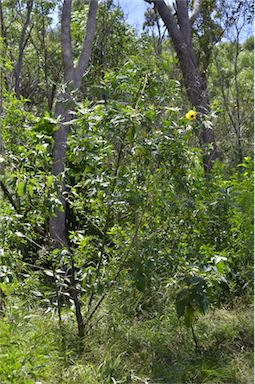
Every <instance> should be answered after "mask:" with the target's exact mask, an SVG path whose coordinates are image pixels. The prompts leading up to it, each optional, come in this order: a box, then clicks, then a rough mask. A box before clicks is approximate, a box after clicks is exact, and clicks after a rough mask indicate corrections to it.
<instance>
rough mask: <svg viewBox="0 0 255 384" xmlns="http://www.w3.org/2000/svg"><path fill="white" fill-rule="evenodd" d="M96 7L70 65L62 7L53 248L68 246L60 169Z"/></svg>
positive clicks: (68, 2) (67, 11) (66, 14)
mask: <svg viewBox="0 0 255 384" xmlns="http://www.w3.org/2000/svg"><path fill="white" fill-rule="evenodd" d="M97 6H98V2H97V0H90V3H89V12H88V17H87V26H86V32H85V34H84V39H83V44H82V48H81V53H80V57H79V59H78V63H77V65H76V66H74V64H73V58H72V44H71V31H70V22H71V7H72V0H64V4H63V9H62V16H61V48H62V62H63V67H64V82H65V88H66V90H65V92H62V93H61V94H60V95H59V96H58V100H57V104H56V110H55V116H56V118H58V119H59V128H58V130H57V131H56V132H55V135H54V148H53V166H52V173H53V175H55V176H59V177H61V175H62V180H61V181H60V184H59V189H60V190H59V191H58V196H59V200H60V202H61V209H57V210H56V212H55V215H53V216H52V217H51V218H50V235H51V239H52V247H53V248H62V247H66V248H67V249H69V244H68V234H67V233H66V201H65V198H64V192H65V181H64V170H65V165H66V147H67V138H68V133H69V124H68V123H70V121H71V119H72V112H73V111H74V107H75V100H74V97H75V94H77V92H78V91H79V89H80V87H81V83H82V78H83V76H84V73H85V70H86V69H87V67H88V65H89V60H90V56H91V52H92V44H93V40H94V36H95V31H96V14H97ZM70 256H71V268H70V294H71V297H72V299H73V301H74V305H75V313H76V320H77V325H78V333H79V336H80V337H82V336H83V335H84V321H83V316H82V311H81V304H80V300H79V297H78V291H77V287H76V279H75V266H74V261H73V258H72V252H71V250H70Z"/></svg>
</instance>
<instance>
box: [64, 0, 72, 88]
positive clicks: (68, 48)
mask: <svg viewBox="0 0 255 384" xmlns="http://www.w3.org/2000/svg"><path fill="white" fill-rule="evenodd" d="M71 9H72V0H64V4H63V9H62V16H61V49H62V61H63V65H64V73H65V81H71V80H72V78H73V70H74V65H73V58H72V43H71V27H70V23H71Z"/></svg>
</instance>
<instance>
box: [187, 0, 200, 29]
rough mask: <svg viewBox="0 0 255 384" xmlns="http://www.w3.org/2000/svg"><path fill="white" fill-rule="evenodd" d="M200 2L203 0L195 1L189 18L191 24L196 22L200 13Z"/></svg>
mask: <svg viewBox="0 0 255 384" xmlns="http://www.w3.org/2000/svg"><path fill="white" fill-rule="evenodd" d="M200 4H201V0H194V2H193V8H192V12H191V15H190V18H189V20H190V24H191V25H192V24H194V22H195V21H196V19H197V18H198V15H199V12H200Z"/></svg>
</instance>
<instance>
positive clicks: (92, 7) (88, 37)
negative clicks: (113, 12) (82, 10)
mask: <svg viewBox="0 0 255 384" xmlns="http://www.w3.org/2000/svg"><path fill="white" fill-rule="evenodd" d="M97 7H98V0H90V3H89V12H88V18H87V25H86V33H85V36H84V40H83V43H82V48H81V53H80V57H79V60H78V64H77V67H76V68H75V73H74V77H75V79H74V81H75V83H77V84H75V85H76V86H77V87H78V88H79V86H80V83H81V80H82V77H83V74H84V72H85V71H86V69H87V68H88V65H89V59H90V56H91V51H92V45H93V40H94V36H95V32H96V14H97Z"/></svg>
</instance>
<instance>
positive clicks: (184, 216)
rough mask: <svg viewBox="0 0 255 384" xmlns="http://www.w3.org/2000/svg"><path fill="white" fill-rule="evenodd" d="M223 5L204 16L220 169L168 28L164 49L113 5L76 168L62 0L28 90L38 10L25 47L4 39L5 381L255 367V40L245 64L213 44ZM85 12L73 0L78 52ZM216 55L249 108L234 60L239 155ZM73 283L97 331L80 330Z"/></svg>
mask: <svg viewBox="0 0 255 384" xmlns="http://www.w3.org/2000/svg"><path fill="white" fill-rule="evenodd" d="M3 3H4V5H6V4H7V3H8V4H9V5H11V8H10V10H9V9H8V10H7V11H6V13H5V17H6V20H7V21H12V20H13V15H15V14H16V12H17V4H16V3H15V4H14V2H6V1H4V2H3ZM24 4H25V2H21V5H22V7H23V6H24ZM206 5H208V6H209V8H210V9H209V11H210V14H208V13H207V8H206ZM214 5H215V2H214V1H211V0H210V1H209V0H208V1H207V2H205V3H204V5H203V9H202V19H201V20H203V23H202V24H200V21H201V20H198V22H197V24H196V26H195V27H196V28H195V29H196V31H197V32H198V35H199V36H197V38H196V39H195V40H196V46H197V48H199V47H200V49H201V48H203V49H204V51H203V52H202V51H201V52H202V55H201V57H200V59H201V65H202V66H204V67H206V68H207V67H208V65H209V63H211V64H210V67H209V68H210V71H209V73H208V76H209V77H208V79H209V90H210V94H211V96H212V113H211V115H210V116H208V117H207V119H206V122H205V123H206V124H207V126H208V128H209V129H214V130H216V132H217V135H218V136H217V137H218V143H217V144H218V147H219V153H220V154H221V153H224V156H222V158H221V159H220V160H218V161H216V162H215V163H214V167H213V169H212V170H211V173H210V176H209V177H208V178H205V175H204V169H203V162H202V152H201V150H200V149H199V148H198V147H199V143H198V140H197V132H198V131H199V129H200V127H199V124H198V123H197V122H196V120H194V121H192V122H189V121H188V120H187V119H186V118H185V114H186V112H187V111H188V110H189V109H190V108H191V107H192V106H189V105H188V104H187V101H186V98H185V95H184V93H183V89H182V82H181V81H179V80H181V79H180V76H179V72H178V70H177V64H178V63H177V60H176V57H175V56H174V55H173V54H172V48H171V45H170V43H167V42H166V41H163V42H162V52H161V55H160V57H159V55H158V56H156V55H155V54H154V50H153V46H152V43H151V39H150V38H149V37H148V36H146V35H141V36H139V37H138V36H136V34H135V33H134V31H133V30H132V29H131V28H130V26H128V25H127V23H126V22H125V20H124V15H123V13H122V11H121V10H120V8H119V7H116V6H114V4H113V2H112V1H106V2H104V3H100V5H99V13H98V22H97V35H96V39H95V44H94V47H93V54H92V58H91V66H90V68H89V72H88V73H87V74H86V77H85V78H84V81H83V85H82V88H81V91H80V93H79V94H78V95H77V98H76V100H75V103H74V104H75V111H71V112H72V121H71V122H70V134H69V137H68V146H67V151H66V158H67V161H66V167H65V170H64V172H63V173H62V174H60V175H59V176H58V177H56V176H54V175H53V174H52V150H53V146H54V134H55V131H56V130H57V129H58V124H59V121H58V120H56V119H55V118H54V113H53V112H52V107H53V100H54V95H55V92H56V87H57V85H58V83H59V82H60V81H61V79H62V76H63V74H62V68H61V66H60V62H61V59H60V44H59V43H60V41H59V33H60V31H59V29H58V26H56V28H55V29H52V25H51V15H52V13H51V12H52V11H53V10H54V6H55V2H44V1H43V2H41V1H40V2H37V1H36V2H35V8H34V12H33V15H32V21H33V25H34V27H33V29H32V30H31V31H30V33H31V35H30V36H29V38H28V41H27V46H26V55H25V57H24V68H23V76H22V82H21V88H22V95H23V97H21V98H20V99H17V98H16V96H15V95H14V94H13V92H12V83H11V81H12V80H11V76H12V70H13V64H14V63H15V60H16V59H17V43H18V37H19V33H20V30H21V22H22V21H24V20H23V19H24V14H22V20H18V19H15V20H14V21H13V23H10V27H9V36H10V38H11V39H12V40H11V41H13V42H15V43H14V47H13V51H12V52H11V51H10V47H9V46H4V45H3V43H4V41H3V40H1V52H3V51H4V52H5V57H4V59H3V57H1V59H0V65H1V70H2V72H1V73H2V75H3V76H2V79H1V82H2V84H1V85H2V88H1V90H2V93H1V111H0V112H1V136H2V139H3V147H4V148H3V150H2V149H1V153H0V167H1V169H0V170H1V180H0V181H1V183H2V184H1V192H0V193H1V196H0V197H1V205H0V314H3V315H5V317H4V318H3V320H2V322H1V325H0V335H1V336H0V338H1V339H0V349H1V351H0V358H1V364H0V377H1V380H3V381H4V382H6V383H9V382H10V383H11V382H17V383H30V382H31V383H32V382H42V383H56V382H61V383H72V382H73V383H74V382H75V383H84V382H88V383H92V384H93V383H94V384H96V383H98V384H99V383H105V384H108V383H109V384H110V383H121V382H123V383H124V382H126V383H129V382H130V383H131V382H132V383H136V382H137V383H139V382H147V381H148V380H149V379H150V381H151V382H163V383H164V382H165V383H169V382H176V383H182V382H187V383H188V382H189V383H196V384H199V383H208V384H209V383H212V382H214V383H216V382H217V383H222V384H223V383H230V382H231V383H238V384H239V383H248V382H250V381H251V373H250V372H251V363H250V360H251V354H252V351H251V334H252V332H251V331H252V325H251V322H250V314H249V313H248V310H247V309H243V307H242V306H241V304H239V301H237V297H238V298H239V297H240V298H241V299H240V302H242V301H245V303H246V304H247V305H248V303H249V302H250V299H251V297H252V293H253V292H252V290H253V284H252V277H253V252H252V250H253V236H252V234H253V161H252V158H251V156H250V145H249V139H250V137H251V126H252V124H251V123H252V121H251V118H250V107H251V104H252V96H251V92H250V88H251V87H252V76H251V67H252V47H251V42H250V41H246V42H245V43H244V44H243V45H242V46H240V47H239V48H240V52H239V54H238V60H237V69H238V71H237V73H236V72H235V68H234V67H233V65H232V57H233V56H232V55H233V47H234V46H233V44H231V43H229V42H225V43H221V44H218V45H217V46H216V47H214V46H213V44H211V43H215V42H216V41H218V39H219V36H220V32H221V30H220V26H219V25H218V24H216V21H212V20H211V14H213V12H214ZM22 9H23V8H22ZM11 10H12V11H13V15H12V12H11ZM87 10H88V7H87V5H86V6H84V4H82V2H79V1H77V2H74V9H73V13H72V20H71V34H72V38H73V40H75V44H74V46H73V53H74V58H75V59H77V57H78V55H79V52H80V46H81V43H82V40H83V33H84V28H85V24H86V15H87ZM218 16H219V15H218ZM205 21H206V22H207V24H206V23H205ZM206 25H207V26H209V27H210V31H211V32H212V33H211V32H210V36H209V35H208V30H209V29H208V28H207V27H206ZM211 35H212V36H211ZM210 37H212V39H213V41H210V44H209V43H208V42H209V40H210ZM208 44H209V45H208ZM35 47H36V50H35ZM235 47H236V46H235ZM213 53H217V55H218V58H219V60H220V65H221V71H222V73H221V75H222V76H223V80H224V90H225V92H226V94H227V96H228V104H227V105H228V107H229V110H230V111H231V113H232V114H233V116H235V117H237V112H236V109H235V108H236V98H235V97H234V96H233V95H234V93H235V91H236V83H235V80H234V74H237V77H236V80H237V81H238V84H239V93H240V106H239V110H240V111H241V114H242V116H243V117H244V120H243V122H244V123H243V125H242V134H243V136H242V137H243V142H242V150H243V156H242V157H243V159H242V161H241V163H240V164H238V162H239V156H238V153H237V149H238V148H237V143H236V140H235V139H236V138H235V132H234V131H233V127H230V123H229V121H228V120H227V119H229V116H228V111H227V110H226V106H225V105H224V100H223V95H222V93H221V79H220V78H219V73H218V71H217V67H216V62H213V61H211V57H212V56H211V55H212V54H213ZM230 128H231V129H230ZM223 158H224V161H223ZM63 181H64V182H65V186H66V189H65V191H64V194H63V197H64V199H65V201H66V207H67V217H66V230H67V234H68V239H69V245H68V247H66V248H63V249H55V250H52V246H51V240H50V235H49V221H50V218H51V217H52V215H54V213H55V211H56V209H61V207H62V203H61V201H60V200H59V196H60V191H59V189H60V186H61V185H62V182H63ZM62 209H63V208H62ZM71 267H72V268H71ZM70 270H72V272H73V273H74V275H72V273H71V272H70ZM71 279H73V280H74V285H75V289H76V293H77V295H78V299H79V300H80V302H81V308H82V314H83V316H84V319H85V331H86V336H85V340H78V338H77V337H76V323H75V306H74V296H73V291H72V289H71V288H70V287H71V285H70V281H71ZM10 303H12V306H11V305H10ZM233 305H235V309H233V308H232V307H233ZM242 305H243V304H242ZM222 307H223V308H224V307H226V308H227V309H223V308H222ZM219 308H221V309H219ZM231 308H232V309H231ZM240 308H241V310H240ZM201 315H203V316H201ZM183 324H184V325H185V327H183ZM243 330H245V331H243ZM192 337H193V339H194V341H195V342H196V344H197V347H198V348H197V350H196V351H195V350H194V343H193V341H192ZM230 350H233V351H234V352H231V353H230ZM237 367H238V368H237ZM146 380H147V381H146Z"/></svg>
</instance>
